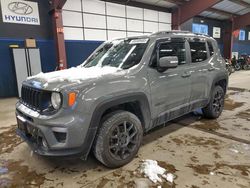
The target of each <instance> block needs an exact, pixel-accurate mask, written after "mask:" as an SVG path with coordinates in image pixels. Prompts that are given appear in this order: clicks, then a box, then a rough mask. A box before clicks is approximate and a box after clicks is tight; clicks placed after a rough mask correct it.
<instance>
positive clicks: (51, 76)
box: [27, 66, 123, 90]
mask: <svg viewBox="0 0 250 188" xmlns="http://www.w3.org/2000/svg"><path fill="white" fill-rule="evenodd" d="M122 72H123V70H122V69H120V68H116V67H108V66H106V67H89V68H85V67H80V66H79V67H73V68H70V69H65V70H60V71H54V72H50V73H42V72H41V73H39V74H37V75H35V76H31V77H28V78H27V83H28V84H29V85H32V86H33V87H36V88H41V89H46V90H60V89H63V88H65V87H68V86H74V85H79V84H81V85H82V84H83V85H84V83H86V84H89V83H90V82H92V81H97V80H99V79H104V77H113V76H118V75H121V73H122Z"/></svg>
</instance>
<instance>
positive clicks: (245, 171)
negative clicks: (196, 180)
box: [187, 163, 250, 176]
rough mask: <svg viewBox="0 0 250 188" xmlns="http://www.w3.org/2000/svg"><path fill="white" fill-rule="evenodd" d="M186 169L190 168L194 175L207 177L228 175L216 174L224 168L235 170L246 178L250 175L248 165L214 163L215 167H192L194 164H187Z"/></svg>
mask: <svg viewBox="0 0 250 188" xmlns="http://www.w3.org/2000/svg"><path fill="white" fill-rule="evenodd" d="M187 167H189V168H192V169H193V170H194V171H195V172H196V173H198V174H202V175H208V174H212V173H211V172H213V174H214V173H215V174H216V173H220V174H224V175H229V174H226V173H224V172H218V171H221V170H225V168H230V169H232V170H237V171H239V172H240V174H241V175H243V176H248V175H249V174H250V165H230V164H225V163H216V164H215V165H210V164H202V165H194V164H189V165H187Z"/></svg>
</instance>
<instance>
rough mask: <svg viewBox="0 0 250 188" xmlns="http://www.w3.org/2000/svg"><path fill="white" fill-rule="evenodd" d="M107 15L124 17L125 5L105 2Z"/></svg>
mask: <svg viewBox="0 0 250 188" xmlns="http://www.w3.org/2000/svg"><path fill="white" fill-rule="evenodd" d="M106 6H107V15H111V16H121V17H125V5H120V4H114V3H107V4H106Z"/></svg>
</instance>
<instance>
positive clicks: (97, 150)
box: [93, 111, 143, 168]
mask: <svg viewBox="0 0 250 188" xmlns="http://www.w3.org/2000/svg"><path fill="white" fill-rule="evenodd" d="M142 135H143V129H142V125H141V122H140V120H139V119H138V118H137V117H136V116H135V115H134V114H132V113H130V112H127V111H117V112H113V113H111V114H108V115H107V116H106V117H104V118H103V122H102V124H101V127H100V129H99V131H98V133H97V138H96V140H95V144H94V148H93V149H94V155H95V157H96V158H97V159H98V160H99V161H100V162H101V163H103V164H104V165H105V166H107V167H109V168H117V167H120V166H123V165H125V164H127V163H129V162H130V161H131V160H132V159H133V158H134V157H135V155H136V154H137V152H138V150H139V147H140V145H141V141H142Z"/></svg>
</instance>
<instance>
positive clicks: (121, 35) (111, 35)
mask: <svg viewBox="0 0 250 188" xmlns="http://www.w3.org/2000/svg"><path fill="white" fill-rule="evenodd" d="M124 37H126V32H125V31H110V30H109V31H108V40H113V39H117V38H124Z"/></svg>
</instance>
